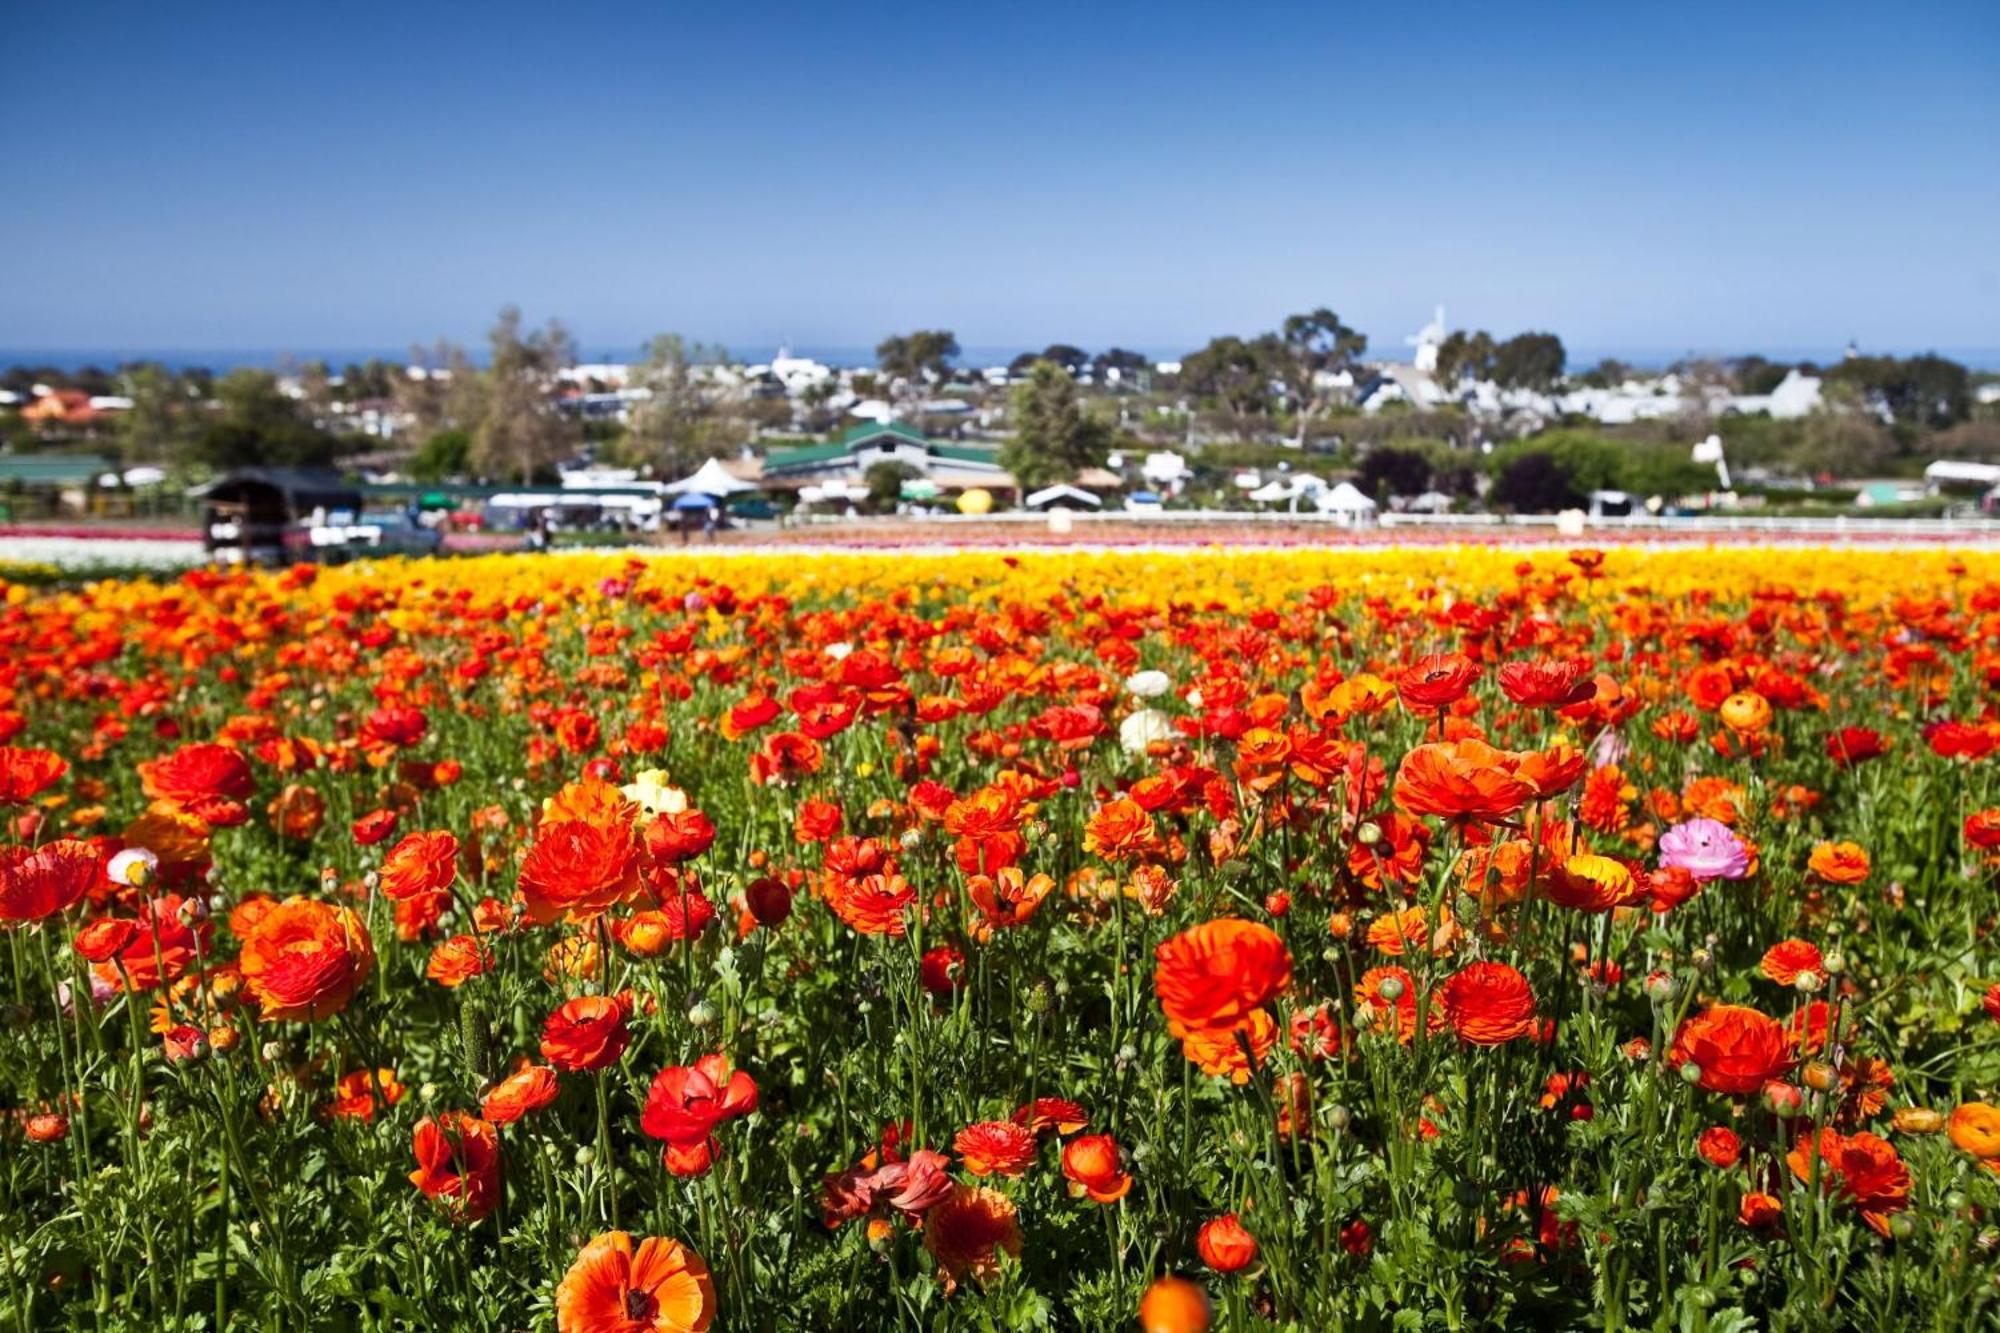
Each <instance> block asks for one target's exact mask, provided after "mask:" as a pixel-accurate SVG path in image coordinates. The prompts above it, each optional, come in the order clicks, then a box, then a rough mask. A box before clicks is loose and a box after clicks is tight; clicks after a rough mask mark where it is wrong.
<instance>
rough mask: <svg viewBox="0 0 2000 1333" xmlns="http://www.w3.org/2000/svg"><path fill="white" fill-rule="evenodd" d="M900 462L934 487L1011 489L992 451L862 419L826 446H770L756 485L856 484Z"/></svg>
mask: <svg viewBox="0 0 2000 1333" xmlns="http://www.w3.org/2000/svg"><path fill="white" fill-rule="evenodd" d="M882 463H901V464H902V465H904V466H905V467H908V468H910V469H912V470H913V471H915V472H916V473H917V474H918V475H919V476H921V477H923V478H924V479H926V480H927V481H930V482H931V483H933V484H934V485H936V486H937V487H938V489H939V490H968V489H971V488H972V487H975V486H977V487H983V488H984V489H986V490H989V491H992V490H1005V491H1011V490H1013V489H1014V478H1013V476H1012V474H1010V473H1009V472H1008V471H1007V470H1006V469H1005V468H1003V467H1001V466H1000V462H999V453H998V451H997V450H994V449H987V448H982V447H980V446H978V445H969V444H946V443H944V442H942V441H939V440H933V439H931V438H930V437H929V436H927V435H925V434H924V433H923V432H921V431H919V430H917V429H916V428H914V427H912V426H907V425H905V424H904V423H902V422H900V421H878V422H868V423H866V424H864V425H859V426H856V427H854V428H853V429H851V430H849V431H848V432H847V433H846V434H845V435H843V436H841V437H840V439H839V440H837V441H835V442H833V443H831V444H810V445H804V446H800V447H797V448H791V449H772V450H771V451H770V452H769V453H767V454H766V455H765V457H764V472H763V475H762V477H761V478H760V479H759V483H758V484H759V485H761V486H762V487H763V488H764V489H765V490H797V489H799V488H801V487H804V486H823V485H825V484H826V483H827V482H830V481H837V482H845V483H848V484H853V485H859V484H862V483H864V482H865V481H866V480H867V476H868V469H870V468H872V467H875V466H877V465H879V464H882Z"/></svg>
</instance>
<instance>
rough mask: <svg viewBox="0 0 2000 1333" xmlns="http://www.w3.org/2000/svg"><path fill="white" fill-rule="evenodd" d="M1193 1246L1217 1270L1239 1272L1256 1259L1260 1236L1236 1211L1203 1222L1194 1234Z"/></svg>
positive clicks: (1219, 1271) (1202, 1258)
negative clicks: (1238, 1217) (1254, 1233)
mask: <svg viewBox="0 0 2000 1333" xmlns="http://www.w3.org/2000/svg"><path fill="white" fill-rule="evenodd" d="M1194 1247H1195V1250H1196V1252H1198V1253H1199V1254H1200V1255H1201V1261H1202V1262H1203V1263H1205V1264H1207V1265H1208V1266H1209V1267H1210V1268H1212V1269H1214V1270H1215V1271H1216V1272H1218V1273H1236V1272H1240V1271H1242V1270H1243V1269H1245V1268H1248V1267H1249V1266H1250V1265H1251V1264H1252V1263H1253V1262H1255V1261H1256V1258H1257V1238H1256V1237H1255V1236H1253V1235H1251V1234H1250V1232H1249V1229H1248V1228H1246V1227H1245V1226H1244V1225H1243V1223H1241V1222H1240V1221H1238V1220H1237V1218H1236V1214H1234V1213H1224V1214H1223V1215H1222V1216H1221V1217H1211V1218H1210V1219H1209V1220H1208V1221H1206V1222H1203V1223H1202V1224H1201V1230H1199V1231H1197V1232H1196V1233H1195V1237H1194Z"/></svg>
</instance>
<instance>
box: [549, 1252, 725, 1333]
mask: <svg viewBox="0 0 2000 1333" xmlns="http://www.w3.org/2000/svg"><path fill="white" fill-rule="evenodd" d="M715 1304H716V1302H715V1280H714V1279H713V1278H712V1277H710V1276H709V1272H708V1265H707V1264H706V1263H704V1262H702V1258H701V1256H700V1255H698V1254H696V1253H695V1252H694V1251H693V1250H691V1249H689V1248H688V1247H687V1246H685V1245H683V1244H682V1243H681V1242H679V1241H677V1240H663V1239H661V1238H659V1237H657V1236H648V1237H646V1238H645V1239H644V1240H642V1241H640V1242H639V1244H638V1246H637V1247H636V1248H634V1246H633V1244H632V1237H631V1235H630V1234H629V1233H628V1232H624V1231H607V1232H605V1233H604V1234H602V1235H600V1236H596V1237H593V1238H592V1239H591V1241H590V1242H589V1243H588V1244H586V1245H585V1246H584V1247H583V1249H582V1250H581V1251H580V1252H579V1253H578V1254H577V1256H576V1262H575V1263H573V1264H571V1265H570V1266H569V1271H568V1272H567V1273H565V1274H563V1280H562V1282H561V1283H560V1284H559V1285H558V1286H557V1287H556V1330H557V1333H705V1331H706V1330H707V1329H708V1328H709V1326H710V1325H712V1324H713V1323H714V1322H715Z"/></svg>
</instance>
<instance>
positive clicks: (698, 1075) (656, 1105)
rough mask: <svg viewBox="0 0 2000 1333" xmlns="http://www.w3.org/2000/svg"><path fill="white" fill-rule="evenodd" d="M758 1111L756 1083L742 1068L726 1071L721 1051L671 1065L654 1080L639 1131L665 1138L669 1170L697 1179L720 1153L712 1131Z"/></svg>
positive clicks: (654, 1136) (640, 1119)
mask: <svg viewBox="0 0 2000 1333" xmlns="http://www.w3.org/2000/svg"><path fill="white" fill-rule="evenodd" d="M756 1109H757V1085H756V1083H755V1082H753V1081H752V1080H751V1078H750V1076H749V1075H748V1074H746V1073H744V1072H743V1071H742V1070H740V1069H739V1070H736V1071H735V1072H734V1073H732V1072H730V1068H729V1060H728V1058H727V1057H726V1056H724V1055H721V1054H720V1053H718V1054H715V1055H704V1056H702V1057H701V1059H699V1060H697V1061H695V1062H694V1063H693V1064H691V1065H675V1066H672V1067H671V1068H668V1069H662V1070H661V1071H660V1072H659V1073H657V1074H655V1075H654V1076H653V1084H652V1087H650V1088H649V1089H647V1091H646V1109H645V1110H644V1111H643V1112H642V1113H641V1115H640V1117H639V1128H640V1129H642V1130H644V1131H645V1132H646V1133H647V1134H648V1135H649V1136H650V1137H652V1138H656V1139H662V1140H665V1142H666V1145H667V1149H666V1165H667V1170H669V1171H671V1172H673V1173H674V1174H675V1175H677V1176H698V1175H700V1174H702V1173H703V1172H704V1171H706V1170H708V1168H709V1166H710V1165H711V1164H712V1163H713V1162H714V1161H715V1154H716V1152H717V1151H718V1148H717V1144H716V1141H715V1128H716V1126H717V1125H720V1124H721V1123H722V1122H723V1121H725V1120H734V1119H735V1118H736V1117H738V1116H744V1115H749V1114H750V1113H751V1112H752V1111H754V1110H756Z"/></svg>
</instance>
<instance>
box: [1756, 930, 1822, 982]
mask: <svg viewBox="0 0 2000 1333" xmlns="http://www.w3.org/2000/svg"><path fill="white" fill-rule="evenodd" d="M1757 968H1758V970H1759V971H1761V972H1762V973H1763V974H1764V975H1765V976H1767V977H1769V978H1770V979H1771V980H1773V981H1775V982H1777V983H1778V984H1779V985H1780V986H1789V985H1792V984H1793V983H1794V982H1796V981H1797V980H1798V979H1799V978H1800V976H1802V975H1804V974H1805V973H1807V972H1812V973H1817V974H1819V975H1822V976H1823V975H1825V971H1826V962H1825V960H1824V959H1822V958H1821V957H1820V952H1819V946H1817V945H1815V944H1813V943H1812V942H1811V941H1810V940H1779V941H1778V942H1777V943H1776V944H1774V945H1772V946H1771V947H1770V948H1768V949H1766V950H1765V951H1764V957H1763V960H1762V961H1761V962H1759V963H1758V965H1757Z"/></svg>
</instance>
